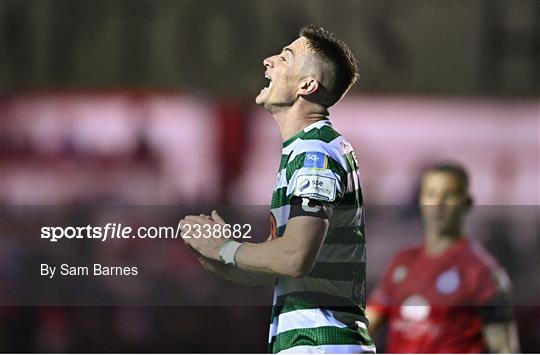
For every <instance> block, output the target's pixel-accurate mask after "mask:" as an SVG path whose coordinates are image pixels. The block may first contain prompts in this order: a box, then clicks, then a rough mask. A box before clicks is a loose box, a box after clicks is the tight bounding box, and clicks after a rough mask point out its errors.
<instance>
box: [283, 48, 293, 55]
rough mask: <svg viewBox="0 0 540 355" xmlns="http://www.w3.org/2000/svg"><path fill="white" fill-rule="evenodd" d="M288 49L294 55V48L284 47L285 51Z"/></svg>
mask: <svg viewBox="0 0 540 355" xmlns="http://www.w3.org/2000/svg"><path fill="white" fill-rule="evenodd" d="M286 51H289V52H291V55H292V56H293V57H294V51H293V50H292V49H290V48H289V47H285V48H283V52H286Z"/></svg>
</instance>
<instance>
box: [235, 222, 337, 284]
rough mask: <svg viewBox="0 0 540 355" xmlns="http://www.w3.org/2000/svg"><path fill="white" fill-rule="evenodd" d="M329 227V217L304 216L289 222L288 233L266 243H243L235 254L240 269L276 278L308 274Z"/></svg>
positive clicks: (286, 231)
mask: <svg viewBox="0 0 540 355" xmlns="http://www.w3.org/2000/svg"><path fill="white" fill-rule="evenodd" d="M327 229H328V221H327V220H326V219H322V218H317V217H309V216H301V217H296V218H292V219H290V220H289V222H288V223H287V228H286V230H285V234H284V235H283V236H282V237H280V238H277V239H273V240H269V241H266V242H264V243H258V244H253V243H243V245H242V246H241V247H240V248H239V249H238V251H237V253H236V255H235V262H236V265H237V267H238V268H240V269H242V270H245V271H249V272H252V273H256V274H263V275H272V276H274V277H292V278H300V277H303V276H305V275H307V274H308V273H309V272H310V271H311V268H312V267H313V265H314V264H315V260H316V259H317V254H318V253H319V249H320V247H321V244H322V242H323V239H324V235H325V234H326V231H327Z"/></svg>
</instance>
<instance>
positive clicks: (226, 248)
mask: <svg viewBox="0 0 540 355" xmlns="http://www.w3.org/2000/svg"><path fill="white" fill-rule="evenodd" d="M241 246H242V243H238V242H237V241H234V240H230V239H229V240H227V241H226V242H225V243H223V245H222V246H221V248H219V260H221V262H223V263H224V264H225V265H228V264H233V266H236V262H235V260H234V257H235V255H236V252H237V251H238V248H240V247H241Z"/></svg>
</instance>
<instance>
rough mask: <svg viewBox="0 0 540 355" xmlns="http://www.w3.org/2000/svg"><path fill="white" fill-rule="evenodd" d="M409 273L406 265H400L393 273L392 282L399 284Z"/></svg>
mask: <svg viewBox="0 0 540 355" xmlns="http://www.w3.org/2000/svg"><path fill="white" fill-rule="evenodd" d="M408 273H409V270H408V269H407V267H406V266H405V265H400V266H398V267H396V268H395V269H394V272H392V282H393V283H395V284H397V283H400V282H401V281H403V280H404V279H405V278H406V277H407V274H408Z"/></svg>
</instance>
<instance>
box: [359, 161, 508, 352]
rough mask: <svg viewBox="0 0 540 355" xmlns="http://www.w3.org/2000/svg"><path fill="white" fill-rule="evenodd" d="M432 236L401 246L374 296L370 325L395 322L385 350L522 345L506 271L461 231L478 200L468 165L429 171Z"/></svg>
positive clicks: (423, 197) (423, 196)
mask: <svg viewBox="0 0 540 355" xmlns="http://www.w3.org/2000/svg"><path fill="white" fill-rule="evenodd" d="M419 200H420V207H421V212H422V218H423V221H424V226H425V241H424V243H423V244H421V245H420V246H416V247H412V248H406V249H404V250H402V251H400V252H398V253H397V254H396V255H395V256H394V258H393V259H392V261H391V262H390V264H389V266H388V268H387V270H386V272H385V274H384V276H383V279H382V280H381V282H380V284H379V285H378V286H377V287H376V289H375V290H374V292H373V293H372V294H371V296H370V298H369V300H368V306H367V316H368V319H369V322H370V325H369V330H370V331H371V333H372V334H373V333H374V332H375V331H376V330H377V329H378V328H379V327H380V326H381V325H382V324H383V323H384V322H385V321H387V320H388V322H389V329H388V338H387V348H386V351H388V352H394V353H419V352H421V353H471V352H472V353H482V352H486V351H487V352H504V353H512V352H518V351H519V343H518V337H517V328H516V325H515V322H514V321H513V312H512V307H511V305H510V291H511V290H510V288H511V285H510V281H509V279H508V276H507V275H506V273H505V271H504V270H503V269H501V267H499V265H497V263H496V261H495V260H494V259H493V258H492V257H491V256H490V255H489V254H488V253H487V252H486V251H485V250H484V249H483V248H482V247H481V246H480V245H479V243H477V242H475V241H474V240H471V239H468V238H464V237H462V226H463V220H464V217H465V215H466V214H467V212H468V211H469V209H470V206H471V205H472V198H471V197H470V195H469V182H468V176H467V173H466V171H465V170H464V169H463V168H462V167H460V166H458V165H454V164H444V165H443V164H441V165H435V166H433V167H431V168H429V169H428V170H427V171H426V172H425V173H424V175H423V178H422V185H421V190H420V199H419Z"/></svg>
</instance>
